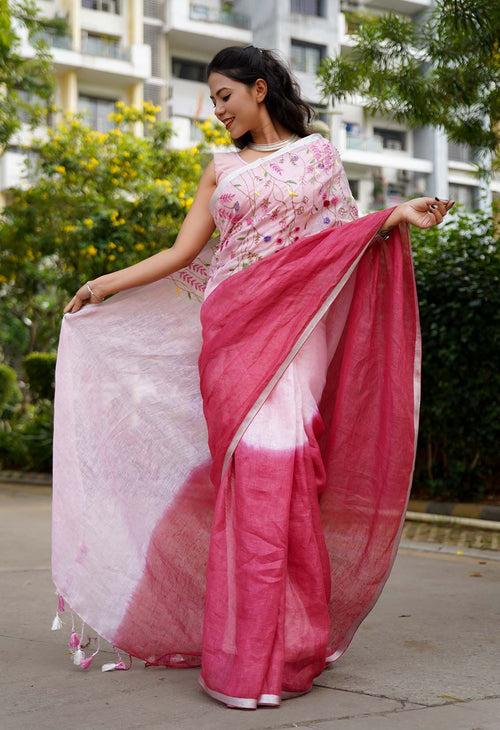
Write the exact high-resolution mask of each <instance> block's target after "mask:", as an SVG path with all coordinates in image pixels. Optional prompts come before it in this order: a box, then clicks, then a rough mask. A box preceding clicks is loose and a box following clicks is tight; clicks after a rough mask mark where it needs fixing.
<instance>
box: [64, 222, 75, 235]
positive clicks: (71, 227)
mask: <svg viewBox="0 0 500 730" xmlns="http://www.w3.org/2000/svg"><path fill="white" fill-rule="evenodd" d="M63 231H64V232H65V233H72V232H73V231H76V226H74V225H72V224H71V223H68V224H67V225H66V226H63Z"/></svg>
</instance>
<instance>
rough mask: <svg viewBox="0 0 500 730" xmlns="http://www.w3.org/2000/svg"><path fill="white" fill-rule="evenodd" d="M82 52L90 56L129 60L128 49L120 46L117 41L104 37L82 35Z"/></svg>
mask: <svg viewBox="0 0 500 730" xmlns="http://www.w3.org/2000/svg"><path fill="white" fill-rule="evenodd" d="M81 51H82V53H87V54H89V55H90V56H101V57H102V58H117V59H119V60H120V61H130V49H129V48H124V47H123V46H120V45H119V43H115V42H113V41H108V40H106V39H104V38H97V37H94V36H83V37H82V45H81Z"/></svg>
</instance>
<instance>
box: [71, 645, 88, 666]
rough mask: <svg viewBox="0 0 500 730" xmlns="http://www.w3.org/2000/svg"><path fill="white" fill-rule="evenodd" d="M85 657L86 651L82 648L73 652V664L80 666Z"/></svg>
mask: <svg viewBox="0 0 500 730" xmlns="http://www.w3.org/2000/svg"><path fill="white" fill-rule="evenodd" d="M83 659H85V652H84V651H82V650H81V649H77V650H76V651H75V652H74V653H73V664H76V666H77V667H79V666H80V662H81V661H82V660H83Z"/></svg>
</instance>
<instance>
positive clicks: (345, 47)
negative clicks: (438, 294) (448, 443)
mask: <svg viewBox="0 0 500 730" xmlns="http://www.w3.org/2000/svg"><path fill="white" fill-rule="evenodd" d="M431 2H432V0H374V2H373V3H372V2H371V0H364V2H363V4H361V3H358V2H357V0H266V2H263V1H262V0H233V1H232V2H223V1H222V0H202V1H201V2H191V0H38V5H39V7H40V13H41V15H42V16H44V17H48V18H53V17H55V16H58V15H59V16H63V17H65V18H66V20H67V24H68V34H67V35H66V36H63V37H55V36H53V37H51V36H49V42H50V43H51V45H52V53H53V58H54V71H55V76H56V99H55V102H56V104H57V105H58V106H61V107H62V108H63V110H64V111H70V112H72V111H85V112H86V113H87V118H88V120H89V122H90V123H91V124H92V126H94V127H95V128H96V129H99V130H102V131H106V130H107V129H108V128H109V125H110V124H111V123H110V122H109V121H108V119H107V114H108V113H109V112H110V111H112V110H113V108H114V103H115V101H118V100H121V101H124V102H125V103H128V104H140V103H141V102H142V101H143V100H147V101H151V102H153V103H154V104H156V105H159V106H161V113H160V117H161V118H162V119H171V120H172V123H173V126H174V131H175V136H174V138H173V142H172V144H173V145H174V146H177V147H186V146H191V145H193V144H194V143H195V142H197V141H198V140H199V137H200V132H199V130H198V128H197V126H196V124H195V122H196V121H197V120H201V119H205V118H207V117H209V116H211V114H212V103H211V101H210V98H209V92H208V88H207V85H206V83H205V70H206V65H207V63H208V62H209V61H210V59H211V58H212V57H213V55H214V54H215V53H216V52H217V51H219V50H220V49H221V48H224V47H225V46H228V45H242V46H245V45H248V44H250V43H253V44H255V45H257V46H260V47H262V48H270V49H273V50H275V51H277V52H278V53H279V54H280V55H281V56H282V57H283V58H284V59H285V60H286V61H288V62H289V63H290V66H291V69H292V71H293V73H294V75H295V76H296V78H297V80H298V81H299V84H300V86H301V89H302V93H303V95H304V97H305V98H306V99H307V100H308V101H309V102H310V103H311V105H312V106H313V107H314V108H315V110H316V112H317V115H318V117H319V119H321V120H322V121H324V122H326V124H327V125H328V127H329V129H330V136H331V140H332V142H333V143H334V144H335V145H336V146H337V148H338V149H339V151H340V154H341V157H342V160H343V162H344V166H345V169H346V172H347V175H348V178H349V182H350V185H351V189H352V192H353V195H354V197H355V198H356V199H357V201H358V205H359V208H360V211H361V212H362V214H364V213H366V212H368V211H370V210H373V209H376V208H381V207H389V206H391V205H395V204H397V203H399V202H403V201H404V200H406V199H407V198H408V197H414V196H417V195H430V194H436V195H438V196H439V197H443V198H448V197H451V198H453V199H455V200H457V201H458V202H461V203H464V204H465V205H466V207H468V208H470V209H474V208H478V207H481V208H484V209H487V210H489V209H490V206H491V201H492V197H493V196H495V195H499V194H500V179H499V178H498V177H495V178H493V180H492V181H491V183H490V185H489V186H486V187H485V186H484V184H483V183H481V182H480V181H479V179H478V177H477V175H476V174H475V173H474V165H473V160H474V157H473V151H472V150H471V149H470V148H469V147H468V146H467V145H456V144H453V143H450V142H448V140H447V138H446V135H445V134H444V132H443V131H442V130H440V129H435V128H430V127H422V128H417V129H408V128H407V127H405V125H404V124H401V123H398V122H396V121H395V120H393V119H391V118H387V117H382V116H380V117H377V116H371V115H368V114H367V113H366V111H365V107H364V105H363V99H362V98H361V97H358V98H352V99H351V101H350V103H344V104H339V105H335V107H333V108H332V106H331V104H326V103H325V101H324V100H323V99H322V98H321V96H320V93H319V90H318V88H317V83H316V77H315V72H316V68H317V66H318V64H319V63H320V61H321V59H322V58H324V57H325V56H336V55H337V54H339V53H344V54H348V53H349V52H350V49H351V48H352V46H353V44H354V40H353V36H352V29H353V20H352V17H351V15H350V13H351V11H353V10H356V9H361V8H363V9H365V10H369V11H370V12H371V13H372V14H381V13H383V12H387V11H388V10H393V11H395V12H397V13H399V14H401V15H404V16H407V17H412V18H413V19H414V20H415V21H416V22H419V18H422V17H424V15H425V13H426V11H428V9H429V7H430V4H431ZM21 52H22V53H23V54H26V55H27V56H29V55H30V54H31V55H32V54H33V50H32V49H31V47H30V46H29V43H28V41H27V39H26V37H24V36H23V44H22V51H21ZM136 131H137V133H138V134H141V133H142V130H141V128H140V125H138V127H137V130H136ZM27 134H28V132H27V131H25V130H21V131H20V132H19V133H18V135H16V137H15V138H14V139H13V140H12V141H11V144H10V145H9V148H8V149H7V151H6V153H5V154H4V155H3V157H2V158H0V196H1V194H2V190H4V189H5V188H7V187H8V186H9V185H17V184H23V183H22V180H21V174H22V165H23V159H24V156H23V154H22V153H21V151H20V150H19V147H18V145H19V143H20V142H21V141H23V142H24V141H26V135H27Z"/></svg>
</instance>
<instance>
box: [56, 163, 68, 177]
mask: <svg viewBox="0 0 500 730" xmlns="http://www.w3.org/2000/svg"><path fill="white" fill-rule="evenodd" d="M54 170H55V171H56V172H60V173H61V175H64V173H65V172H66V168H65V167H64V165H56V166H55V167H54Z"/></svg>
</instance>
